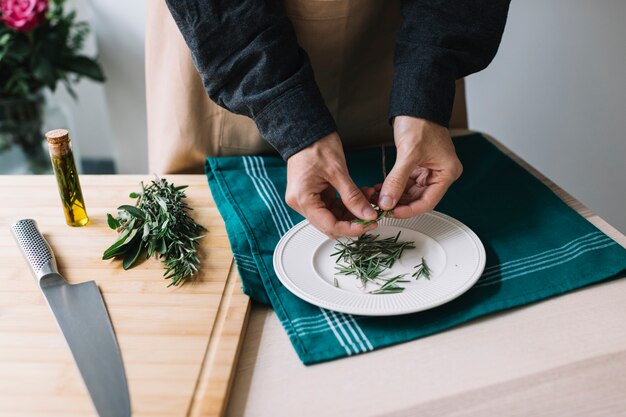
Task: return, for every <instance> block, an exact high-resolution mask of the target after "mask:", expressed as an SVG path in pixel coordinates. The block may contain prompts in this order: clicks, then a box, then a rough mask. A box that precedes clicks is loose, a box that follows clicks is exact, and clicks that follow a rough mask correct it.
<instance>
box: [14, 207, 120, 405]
mask: <svg viewBox="0 0 626 417" xmlns="http://www.w3.org/2000/svg"><path fill="white" fill-rule="evenodd" d="M11 231H12V233H13V236H14V237H15V240H16V241H17V243H18V246H19V247H20V248H21V249H22V253H23V254H24V256H25V258H26V261H27V262H28V264H29V265H30V267H31V269H32V272H33V274H34V275H35V278H36V279H37V282H38V283H39V287H40V289H41V292H42V293H43V295H44V297H45V299H46V301H47V302H48V306H49V307H50V309H51V310H52V313H53V314H54V317H55V318H56V321H57V324H58V325H59V328H60V329H61V332H62V333H63V336H64V337H65V340H66V342H67V344H68V346H69V348H70V351H71V352H72V356H73V357H74V361H75V362H76V365H77V366H78V370H79V371H80V374H81V376H82V378H83V381H84V382H85V385H86V387H87V391H89V395H90V397H91V400H92V402H93V405H94V407H95V408H96V411H97V413H98V415H99V416H100V417H127V416H130V415H131V409H130V398H129V394H128V384H127V382H126V373H125V371H124V365H123V363H122V356H121V354H120V350H119V347H118V344H117V339H116V337H115V333H114V332H113V327H112V326H111V321H110V319H109V314H108V312H107V310H106V307H105V305H104V301H103V299H102V295H101V294H100V291H99V289H98V286H97V285H96V283H95V281H89V282H83V283H81V284H70V283H68V282H67V281H66V280H65V278H63V277H62V276H61V274H59V272H58V271H57V266H56V260H55V258H54V254H53V253H52V249H51V248H50V246H49V245H48V242H46V240H45V239H44V237H43V236H42V235H41V233H40V232H39V229H38V228H37V223H36V222H35V221H34V220H32V219H22V220H18V221H17V222H15V223H14V224H13V225H12V226H11Z"/></svg>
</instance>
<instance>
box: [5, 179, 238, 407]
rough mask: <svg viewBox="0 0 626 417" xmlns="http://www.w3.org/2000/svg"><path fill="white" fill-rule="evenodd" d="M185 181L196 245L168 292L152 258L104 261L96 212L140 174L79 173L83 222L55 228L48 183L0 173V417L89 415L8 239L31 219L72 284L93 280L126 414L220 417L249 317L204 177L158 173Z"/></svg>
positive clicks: (116, 201)
mask: <svg viewBox="0 0 626 417" xmlns="http://www.w3.org/2000/svg"><path fill="white" fill-rule="evenodd" d="M167 178H168V179H169V180H171V181H173V182H174V183H175V184H177V185H180V184H188V185H189V186H190V187H189V188H188V190H187V195H188V202H189V203H190V205H191V206H192V207H194V208H195V210H194V211H193V216H194V218H195V219H196V220H197V221H198V222H199V223H201V224H202V225H204V226H205V227H206V228H207V229H208V231H207V233H206V237H205V238H204V239H202V240H201V250H200V252H201V255H200V256H201V259H202V270H201V273H200V274H199V276H198V279H197V280H196V281H195V282H194V283H193V284H188V285H187V284H186V285H184V286H182V287H179V288H173V287H172V288H167V282H166V281H164V280H163V279H162V274H163V268H162V265H161V263H160V262H159V261H157V260H156V259H151V260H147V261H145V262H143V263H141V264H140V265H138V266H136V267H135V268H133V269H131V270H128V271H124V270H123V269H122V267H121V264H120V261H103V260H102V259H101V256H102V252H103V250H104V249H105V248H106V247H107V246H109V245H110V244H111V243H112V242H113V241H114V240H115V238H116V236H117V234H116V233H115V232H114V231H112V230H110V229H108V227H107V225H106V213H107V212H110V213H114V212H115V208H116V207H117V206H119V205H121V204H129V203H130V204H132V203H133V201H134V200H131V199H130V198H129V197H128V194H129V193H130V192H131V191H137V190H138V189H139V188H140V186H139V183H140V181H142V180H144V181H145V180H148V181H149V180H150V179H151V178H150V177H147V176H146V177H144V176H82V177H81V182H82V188H83V192H84V195H85V202H86V205H87V211H88V214H89V216H90V218H91V222H90V224H89V225H88V226H86V227H82V228H71V227H69V226H66V225H65V221H64V217H63V214H62V210H61V205H60V200H59V196H58V192H57V187H56V182H55V180H54V177H51V176H24V177H20V176H0V416H2V417H26V416H28V417H31V416H41V417H44V416H45V417H78V416H95V411H94V410H93V408H92V405H91V402H90V400H89V397H88V395H87V390H86V389H85V387H84V385H83V383H82V380H81V378H80V375H79V373H78V370H77V368H76V366H75V364H74V362H73V360H72V358H71V355H70V352H69V350H68V348H67V346H66V344H65V341H64V339H63V336H62V335H61V333H60V331H59V330H58V328H57V326H56V323H55V321H54V318H53V316H52V313H51V312H50V311H49V309H48V307H47V306H46V303H45V301H44V298H43V296H42V295H41V293H40V292H39V290H38V286H37V284H36V281H35V279H34V278H33V277H32V275H31V273H30V270H29V269H28V266H27V264H26V262H25V260H24V259H23V258H22V255H21V254H20V252H19V250H18V248H17V245H16V244H15V242H14V241H13V239H12V237H11V236H10V232H9V225H10V224H11V223H12V222H13V221H14V220H17V219H19V218H26V217H31V218H34V219H36V220H37V222H38V224H39V228H40V230H41V232H42V233H43V234H44V236H45V237H46V238H47V239H48V241H49V243H50V244H51V246H52V248H53V251H54V252H55V254H56V257H57V261H58V264H59V270H60V271H61V273H62V274H63V275H64V276H65V277H66V279H68V281H70V282H72V283H77V282H83V281H88V280H95V281H96V282H97V284H98V285H99V287H100V290H101V291H102V293H103V297H104V300H105V303H106V304H107V307H108V310H109V315H110V317H111V321H112V323H113V327H114V329H115V331H116V333H117V337H118V342H119V344H120V348H121V352H122V357H123V361H124V365H125V368H126V374H127V377H128V385H129V389H130V398H131V403H132V408H133V416H135V417H140V416H141V417H144V416H145V417H148V416H154V417H156V416H162V417H174V416H193V417H201V416H218V415H221V414H222V412H223V410H224V408H225V404H226V398H227V395H228V390H229V387H230V382H231V379H232V374H233V369H234V363H235V361H236V358H237V353H238V351H239V345H240V341H241V339H242V333H243V330H244V329H245V323H246V319H247V317H248V311H249V309H248V307H249V299H248V297H247V296H245V295H243V294H242V292H241V289H240V283H239V279H238V276H237V273H236V269H235V268H234V267H233V257H232V253H231V252H230V246H229V243H228V238H227V236H226V231H225V229H224V223H223V221H222V219H221V217H220V215H219V213H218V211H217V209H216V207H215V204H214V202H213V200H212V199H211V195H210V192H209V189H208V186H207V182H206V178H205V177H204V176H203V175H193V176H168V177H167Z"/></svg>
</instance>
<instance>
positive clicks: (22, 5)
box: [0, 0, 48, 32]
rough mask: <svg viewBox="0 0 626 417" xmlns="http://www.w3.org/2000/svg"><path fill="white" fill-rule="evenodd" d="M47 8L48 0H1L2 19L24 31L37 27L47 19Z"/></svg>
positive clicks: (14, 27) (8, 24) (10, 25)
mask: <svg viewBox="0 0 626 417" xmlns="http://www.w3.org/2000/svg"><path fill="white" fill-rule="evenodd" d="M46 10H48V0H0V11H2V17H1V19H2V21H4V23H5V24H6V25H7V26H9V27H12V28H13V29H16V30H19V31H22V32H26V31H29V30H31V29H34V28H35V27H37V26H38V25H39V24H40V23H41V22H42V21H43V20H44V19H45V16H46Z"/></svg>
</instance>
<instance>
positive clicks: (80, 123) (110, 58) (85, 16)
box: [55, 0, 148, 174]
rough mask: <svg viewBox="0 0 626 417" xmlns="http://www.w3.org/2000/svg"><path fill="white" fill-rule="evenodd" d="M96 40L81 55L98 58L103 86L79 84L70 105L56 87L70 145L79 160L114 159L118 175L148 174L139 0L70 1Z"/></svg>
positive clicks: (142, 15)
mask: <svg viewBox="0 0 626 417" xmlns="http://www.w3.org/2000/svg"><path fill="white" fill-rule="evenodd" d="M67 7H68V8H69V9H76V10H77V11H78V16H79V18H80V20H87V21H88V22H89V23H90V24H91V27H92V32H93V34H95V36H91V37H90V39H89V40H88V42H87V48H86V49H85V52H86V53H87V54H98V55H99V56H100V61H101V63H102V66H103V68H104V73H105V75H106V77H107V81H106V83H105V84H102V85H101V84H97V83H94V82H92V81H89V80H81V82H80V83H79V84H78V85H77V87H76V92H77V93H78V96H79V100H78V101H74V100H73V99H72V98H71V97H69V96H68V94H67V93H66V92H65V91H64V88H63V87H61V88H59V90H58V91H57V93H56V94H55V98H56V99H57V100H58V101H59V102H60V103H62V104H63V105H64V106H65V107H67V108H68V109H69V111H70V113H71V115H72V119H73V125H74V132H72V141H73V142H74V144H75V145H77V146H78V147H79V150H80V154H81V157H83V158H104V159H106V158H113V159H114V161H115V164H116V167H117V170H118V172H119V173H121V174H134V173H147V170H148V154H147V149H148V148H147V133H146V104H145V97H146V94H145V83H144V49H143V48H144V39H145V36H144V27H145V3H144V0H141V1H137V0H133V1H123V0H89V1H85V0H73V1H70V2H68V5H67Z"/></svg>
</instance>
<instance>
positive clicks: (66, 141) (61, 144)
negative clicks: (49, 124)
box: [46, 129, 72, 157]
mask: <svg viewBox="0 0 626 417" xmlns="http://www.w3.org/2000/svg"><path fill="white" fill-rule="evenodd" d="M46 139H47V140H48V147H49V148H50V155H51V156H55V157H61V156H65V155H67V154H69V153H70V152H72V148H71V147H70V134H69V132H68V131H67V130H65V129H54V130H51V131H49V132H47V133H46Z"/></svg>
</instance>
